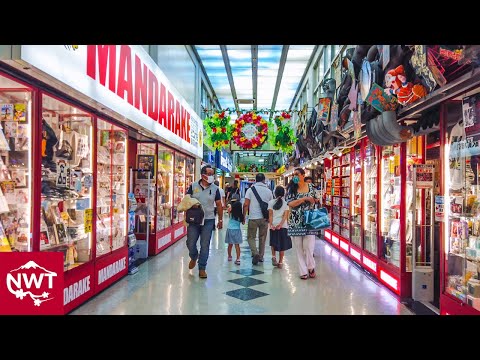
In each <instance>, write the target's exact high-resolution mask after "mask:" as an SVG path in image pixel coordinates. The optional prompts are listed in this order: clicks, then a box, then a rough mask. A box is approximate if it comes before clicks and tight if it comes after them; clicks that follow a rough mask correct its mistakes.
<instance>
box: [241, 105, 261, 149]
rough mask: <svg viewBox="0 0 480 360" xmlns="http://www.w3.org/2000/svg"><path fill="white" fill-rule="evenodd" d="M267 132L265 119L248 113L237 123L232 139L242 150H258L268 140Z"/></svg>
mask: <svg viewBox="0 0 480 360" xmlns="http://www.w3.org/2000/svg"><path fill="white" fill-rule="evenodd" d="M267 130H268V125H267V122H266V121H265V119H263V118H262V117H261V116H260V115H257V114H255V113H254V112H248V113H246V114H243V115H242V116H240V117H239V118H238V119H237V120H236V121H235V125H234V128H233V131H232V137H233V140H234V141H235V143H236V144H237V145H238V146H239V147H241V148H242V149H256V148H259V147H261V146H262V145H263V143H264V142H265V140H267Z"/></svg>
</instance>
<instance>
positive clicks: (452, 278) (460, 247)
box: [444, 117, 480, 315]
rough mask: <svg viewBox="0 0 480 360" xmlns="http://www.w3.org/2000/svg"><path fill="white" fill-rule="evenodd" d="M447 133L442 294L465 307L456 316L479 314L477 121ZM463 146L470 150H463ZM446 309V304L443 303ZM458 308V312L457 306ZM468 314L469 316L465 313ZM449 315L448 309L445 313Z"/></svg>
mask: <svg viewBox="0 0 480 360" xmlns="http://www.w3.org/2000/svg"><path fill="white" fill-rule="evenodd" d="M469 120H470V121H469V122H467V123H465V124H464V123H463V121H460V122H458V123H457V124H456V125H455V126H453V128H451V129H448V132H447V134H448V144H447V146H446V150H445V155H446V161H447V162H448V164H447V166H448V169H446V170H447V173H446V174H445V177H444V181H445V190H446V195H447V196H446V198H445V207H446V208H445V214H446V215H447V218H446V227H445V230H444V231H445V233H444V237H445V265H444V271H445V276H444V291H445V293H446V294H447V295H448V296H450V297H452V298H453V299H455V300H456V302H458V303H460V304H462V305H468V306H464V309H463V310H461V311H460V309H459V310H458V311H457V313H465V314H466V313H470V314H473V313H475V314H477V315H478V314H480V313H479V312H478V311H480V185H479V170H480V165H479V158H480V147H479V146H478V143H479V141H480V120H479V118H478V117H475V118H474V119H473V121H471V120H472V119H469ZM465 142H466V143H467V144H470V145H471V146H468V147H467V146H464V144H465ZM444 304H445V305H446V304H447V303H445V302H444ZM457 308H460V307H458V306H457ZM467 310H468V312H467ZM448 311H450V309H448Z"/></svg>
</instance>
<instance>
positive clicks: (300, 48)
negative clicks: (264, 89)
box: [275, 45, 315, 110]
mask: <svg viewBox="0 0 480 360" xmlns="http://www.w3.org/2000/svg"><path fill="white" fill-rule="evenodd" d="M314 47H315V45H290V47H289V49H288V54H287V61H286V63H285V69H284V70H283V77H282V82H281V84H280V90H279V92H278V97H277V103H276V106H275V108H276V109H277V110H286V109H288V108H289V107H290V104H291V103H292V100H293V97H294V96H295V93H296V91H297V88H298V86H299V82H300V80H301V79H302V76H303V73H304V72H305V68H306V66H307V64H308V60H309V59H310V56H311V55H312V51H313V49H314ZM310 105H311V104H310Z"/></svg>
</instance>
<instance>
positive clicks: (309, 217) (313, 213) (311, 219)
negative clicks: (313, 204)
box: [303, 207, 330, 230]
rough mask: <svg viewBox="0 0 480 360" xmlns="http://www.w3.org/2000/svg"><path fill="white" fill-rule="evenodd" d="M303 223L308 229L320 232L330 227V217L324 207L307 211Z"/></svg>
mask: <svg viewBox="0 0 480 360" xmlns="http://www.w3.org/2000/svg"><path fill="white" fill-rule="evenodd" d="M303 221H304V223H305V226H306V228H307V229H315V230H320V229H325V228H327V227H330V216H329V215H328V211H327V209H326V208H324V207H322V208H314V209H310V210H305V211H304V220H303Z"/></svg>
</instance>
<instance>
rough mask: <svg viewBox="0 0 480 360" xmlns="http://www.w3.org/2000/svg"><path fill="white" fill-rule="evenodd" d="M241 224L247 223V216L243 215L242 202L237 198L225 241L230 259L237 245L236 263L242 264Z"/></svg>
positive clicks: (233, 204) (233, 205) (233, 203)
mask: <svg viewBox="0 0 480 360" xmlns="http://www.w3.org/2000/svg"><path fill="white" fill-rule="evenodd" d="M240 224H245V216H244V215H243V207H242V203H241V202H240V201H236V200H235V201H233V202H232V209H231V218H230V221H229V222H228V227H227V234H226V235H225V243H226V244H228V247H227V253H228V261H232V248H233V245H235V252H236V254H237V259H236V260H235V264H236V265H240V244H241V243H242V241H243V240H242V229H241V228H240Z"/></svg>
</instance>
